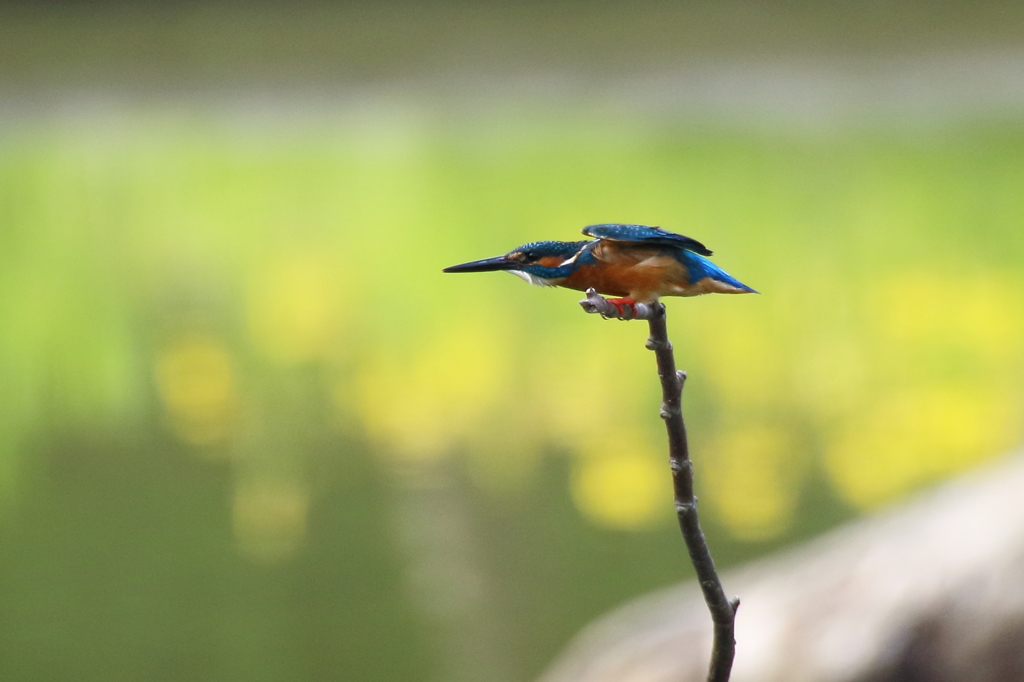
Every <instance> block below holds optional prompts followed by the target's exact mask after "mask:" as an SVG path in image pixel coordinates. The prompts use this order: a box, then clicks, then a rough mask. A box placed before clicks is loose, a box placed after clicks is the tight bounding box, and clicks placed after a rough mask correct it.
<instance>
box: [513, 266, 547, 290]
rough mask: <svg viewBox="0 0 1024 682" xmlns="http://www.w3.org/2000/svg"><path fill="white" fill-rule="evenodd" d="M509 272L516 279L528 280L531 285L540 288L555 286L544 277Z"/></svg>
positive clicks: (520, 271) (521, 272) (515, 271)
mask: <svg viewBox="0 0 1024 682" xmlns="http://www.w3.org/2000/svg"><path fill="white" fill-rule="evenodd" d="M509 272H511V273H512V274H513V275H515V276H516V277H518V278H520V279H523V280H526V281H527V282H529V283H530V284H536V285H537V286H539V287H553V286H555V285H554V284H553V283H552V282H551V280H550V279H544V278H543V277H537V276H535V275H531V274H530V273H528V272H523V271H522V270H509Z"/></svg>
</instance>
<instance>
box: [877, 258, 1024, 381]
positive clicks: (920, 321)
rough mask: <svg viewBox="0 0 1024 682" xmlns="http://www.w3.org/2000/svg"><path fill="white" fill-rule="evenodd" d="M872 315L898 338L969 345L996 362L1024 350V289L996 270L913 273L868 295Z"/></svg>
mask: <svg viewBox="0 0 1024 682" xmlns="http://www.w3.org/2000/svg"><path fill="white" fill-rule="evenodd" d="M867 304H868V309H869V311H870V313H869V314H870V317H871V319H875V320H877V322H878V323H879V324H880V325H881V331H882V332H883V334H884V335H885V336H887V337H888V338H890V339H892V340H893V341H896V342H904V343H911V344H920V343H934V342H936V341H939V342H944V343H946V344H954V345H956V346H960V347H965V348H968V349H970V350H972V351H974V352H976V353H978V354H980V355H982V356H984V357H985V358H987V359H989V360H993V361H997V362H998V361H1005V360H1007V359H1008V358H1010V357H1011V356H1012V355H1014V354H1016V353H1019V352H1020V351H1021V350H1022V349H1024V316H1022V315H1021V314H1020V311H1021V310H1024V287H1022V285H1021V283H1020V282H1019V281H1018V280H1016V279H1014V278H1012V277H1008V276H1001V275H999V274H995V273H983V274H982V273H969V272H966V273H965V272H962V271H961V272H937V271H910V272H903V273H899V274H896V275H893V276H891V277H889V278H887V279H885V280H883V281H882V282H881V283H879V284H878V285H877V287H875V289H874V290H873V291H872V292H871V293H870V294H869V297H868V301H867Z"/></svg>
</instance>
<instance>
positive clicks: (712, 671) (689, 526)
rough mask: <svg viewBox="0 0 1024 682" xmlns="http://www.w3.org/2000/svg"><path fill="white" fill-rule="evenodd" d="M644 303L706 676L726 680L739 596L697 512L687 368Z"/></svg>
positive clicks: (610, 313) (660, 313)
mask: <svg viewBox="0 0 1024 682" xmlns="http://www.w3.org/2000/svg"><path fill="white" fill-rule="evenodd" d="M596 299H601V300H604V299H603V298H601V296H599V295H598V294H597V292H595V291H594V290H593V289H590V290H588V291H587V298H585V299H584V300H582V301H580V305H581V306H583V309H584V310H586V311H587V312H588V313H598V312H599V313H601V315H602V316H604V317H615V318H618V319H634V318H632V317H624V316H622V315H621V314H617V313H619V311H618V308H616V306H614V305H613V304H611V303H608V301H606V300H605V301H604V303H605V304H606V306H607V307H601V304H600V303H598V302H597V300H596ZM639 305H642V304H638V307H639ZM588 306H589V307H588ZM591 308H592V309H591ZM609 308H610V310H609ZM644 308H649V309H650V310H649V312H648V311H647V310H645V311H644V315H645V316H644V317H643V319H646V320H647V321H648V324H649V325H650V330H651V333H650V337H649V338H648V339H647V348H648V349H650V350H653V351H654V355H655V357H656V358H657V362H658V377H659V378H660V379H661V396H662V403H661V418H662V419H664V420H665V428H666V429H667V430H668V451H669V466H670V467H671V469H672V485H673V488H674V490H675V504H676V516H677V517H678V518H679V528H680V529H681V530H682V532H683V539H684V540H685V542H686V549H687V550H688V551H689V553H690V561H692V562H693V567H694V568H695V569H696V571H697V580H698V582H699V583H700V589H701V591H702V592H703V593H704V601H705V602H706V603H707V605H708V610H709V611H710V612H711V620H712V622H713V623H714V628H715V637H714V645H713V647H712V650H711V665H710V667H709V669H708V682H728V679H729V675H730V673H731V671H732V661H733V658H734V657H735V655H736V639H735V635H734V633H735V623H736V609H737V608H738V607H739V604H740V600H739V598H738V597H734V598H733V599H731V600H730V599H728V598H727V597H726V596H725V590H723V589H722V582H721V581H720V580H719V579H718V573H717V572H716V571H715V562H714V560H712V558H711V552H710V551H709V550H708V544H707V542H706V541H705V540H704V533H703V532H701V529H700V522H699V520H698V518H697V498H696V496H694V494H693V465H692V464H691V463H690V449H689V445H688V444H687V440H686V424H685V423H684V422H683V407H682V399H683V384H684V383H685V381H686V372H682V371H676V360H675V355H674V354H673V352H672V343H671V342H670V341H669V340H668V328H667V326H666V324H665V306H664V305H662V304H661V303H654V304H652V305H650V306H644ZM636 312H637V313H638V314H637V317H640V315H639V313H640V311H639V310H638V311H636Z"/></svg>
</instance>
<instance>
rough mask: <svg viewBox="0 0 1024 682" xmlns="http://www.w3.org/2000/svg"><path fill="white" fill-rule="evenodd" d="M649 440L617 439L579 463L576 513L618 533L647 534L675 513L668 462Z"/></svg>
mask: <svg viewBox="0 0 1024 682" xmlns="http://www.w3.org/2000/svg"><path fill="white" fill-rule="evenodd" d="M642 442H643V439H642V438H639V439H636V440H633V441H630V440H628V439H615V440H614V441H613V442H607V443H605V444H604V445H603V446H600V447H598V448H596V449H595V450H593V451H591V452H584V453H581V455H579V456H577V457H576V459H575V461H574V462H573V471H572V477H571V481H570V486H571V492H572V499H573V502H575V504H576V508H577V509H579V510H580V512H582V513H583V515H584V516H586V517H587V518H588V519H590V520H591V521H593V522H594V523H597V524H599V525H602V526H606V527H608V528H614V529H618V530H642V529H644V528H648V527H650V526H651V525H652V524H654V523H656V522H657V521H658V520H659V519H663V518H666V517H667V515H668V513H669V512H670V511H671V509H672V486H671V480H672V478H671V472H670V470H669V467H668V461H667V456H666V457H664V458H659V457H657V456H656V455H655V454H654V453H652V452H650V451H649V450H648V449H647V448H645V447H644V446H643V445H638V443H642Z"/></svg>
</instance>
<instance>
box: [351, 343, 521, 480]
mask: <svg viewBox="0 0 1024 682" xmlns="http://www.w3.org/2000/svg"><path fill="white" fill-rule="evenodd" d="M504 355H505V351H504V343H503V340H502V337H501V335H500V333H499V332H498V331H497V330H493V329H485V328H483V327H478V326H471V325H462V326H454V327H452V328H450V329H446V330H445V331H444V332H442V333H441V334H440V335H439V336H437V337H436V338H435V339H434V340H433V341H431V342H427V343H424V344H422V345H421V346H416V347H413V348H411V349H409V351H408V352H407V353H401V352H398V351H393V352H391V353H381V354H379V355H378V356H377V357H376V358H373V359H371V360H370V361H368V362H367V363H365V364H364V365H363V366H362V367H361V368H360V371H359V374H358V376H357V378H356V386H355V387H354V388H355V390H354V391H351V392H350V391H349V387H347V386H338V387H336V389H335V391H334V394H335V396H345V395H347V394H349V393H351V394H353V395H354V401H353V402H354V405H344V404H342V405H339V406H338V407H339V409H343V410H345V409H349V408H354V409H356V410H358V411H359V413H360V415H361V416H362V418H363V423H364V424H365V426H366V429H367V431H368V433H369V434H370V435H371V436H372V437H373V438H374V439H376V440H378V441H379V442H381V443H382V444H383V445H384V446H385V448H386V452H388V453H389V454H390V455H392V456H395V457H398V458H400V459H414V460H416V459H433V458H436V457H439V456H441V455H443V454H445V453H446V452H448V451H450V450H451V448H452V447H453V446H455V445H457V444H460V443H463V442H465V441H466V440H467V439H469V438H471V437H473V436H480V435H481V434H488V438H487V439H486V440H490V441H492V442H493V441H495V440H496V439H497V438H500V437H496V436H495V435H494V432H493V431H492V430H490V429H488V424H487V423H486V422H484V421H483V420H484V418H485V416H486V415H487V413H488V411H489V410H491V409H492V408H493V403H494V401H495V399H496V398H497V397H498V395H499V393H500V391H501V389H502V388H504V387H506V386H507V384H506V375H505V371H504V367H505V363H504V362H503V359H504Z"/></svg>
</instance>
